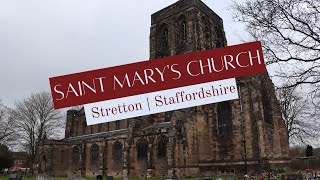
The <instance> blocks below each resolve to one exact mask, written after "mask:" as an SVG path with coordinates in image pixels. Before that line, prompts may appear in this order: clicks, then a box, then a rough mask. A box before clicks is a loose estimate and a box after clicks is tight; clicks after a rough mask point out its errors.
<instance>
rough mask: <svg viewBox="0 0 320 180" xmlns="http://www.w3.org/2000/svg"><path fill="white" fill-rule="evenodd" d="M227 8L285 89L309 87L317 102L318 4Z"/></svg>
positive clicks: (265, 0) (283, 1) (250, 1)
mask: <svg viewBox="0 0 320 180" xmlns="http://www.w3.org/2000/svg"><path fill="white" fill-rule="evenodd" d="M231 8H232V9H233V12H234V18H235V19H236V20H238V21H241V22H244V23H245V24H246V29H247V31H248V32H249V33H250V35H251V36H252V37H253V38H254V39H256V40H261V41H262V44H263V49H264V52H265V57H266V60H267V64H276V65H277V68H278V71H277V72H276V73H275V76H277V77H280V78H284V79H285V80H286V81H288V82H289V83H288V84H287V87H294V86H298V85H302V84H308V85H310V88H311V89H310V90H309V92H310V94H311V95H312V97H313V98H316V99H320V98H319V97H320V92H319V91H320V73H319V72H320V1H319V0H246V1H245V2H243V3H237V2H234V3H233V5H232V7H231ZM315 102H316V103H317V102H318V101H315Z"/></svg>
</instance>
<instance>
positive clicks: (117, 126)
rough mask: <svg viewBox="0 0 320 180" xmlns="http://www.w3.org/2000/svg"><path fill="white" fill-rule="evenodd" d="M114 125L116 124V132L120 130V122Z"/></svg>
mask: <svg viewBox="0 0 320 180" xmlns="http://www.w3.org/2000/svg"><path fill="white" fill-rule="evenodd" d="M115 124H116V130H119V129H120V121H119V120H118V121H115Z"/></svg>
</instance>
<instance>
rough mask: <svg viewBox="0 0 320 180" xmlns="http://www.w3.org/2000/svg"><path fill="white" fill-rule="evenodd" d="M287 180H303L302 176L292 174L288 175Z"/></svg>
mask: <svg viewBox="0 0 320 180" xmlns="http://www.w3.org/2000/svg"><path fill="white" fill-rule="evenodd" d="M286 179H287V180H303V177H302V174H290V175H287V178H286Z"/></svg>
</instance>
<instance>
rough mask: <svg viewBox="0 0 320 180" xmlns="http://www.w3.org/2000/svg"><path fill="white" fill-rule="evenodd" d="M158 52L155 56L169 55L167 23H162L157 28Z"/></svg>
mask: <svg viewBox="0 0 320 180" xmlns="http://www.w3.org/2000/svg"><path fill="white" fill-rule="evenodd" d="M157 39H158V48H157V50H158V54H157V57H159V58H161V57H167V56H168V55H169V49H168V43H169V34H168V26H167V24H162V25H161V26H160V28H159V30H158V38H157Z"/></svg>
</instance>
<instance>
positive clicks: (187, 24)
mask: <svg viewBox="0 0 320 180" xmlns="http://www.w3.org/2000/svg"><path fill="white" fill-rule="evenodd" d="M226 45H227V41H226V37H225V33H224V30H223V22H222V19H221V18H220V17H219V16H218V15H217V14H216V13H214V12H213V11H212V10H211V9H210V8H209V7H207V6H206V5H205V4H204V3H203V2H202V1H200V0H179V1H178V2H176V3H174V4H172V5H171V6H168V7H166V8H164V9H162V10H160V11H158V12H156V13H154V14H153V15H152V16H151V29H150V59H156V58H162V57H167V56H173V55H178V54H184V53H188V52H195V51H201V50H206V49H212V48H217V47H223V46H226Z"/></svg>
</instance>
